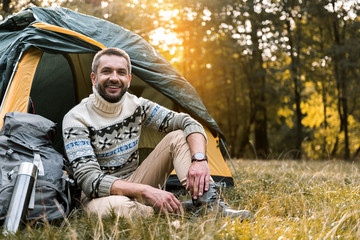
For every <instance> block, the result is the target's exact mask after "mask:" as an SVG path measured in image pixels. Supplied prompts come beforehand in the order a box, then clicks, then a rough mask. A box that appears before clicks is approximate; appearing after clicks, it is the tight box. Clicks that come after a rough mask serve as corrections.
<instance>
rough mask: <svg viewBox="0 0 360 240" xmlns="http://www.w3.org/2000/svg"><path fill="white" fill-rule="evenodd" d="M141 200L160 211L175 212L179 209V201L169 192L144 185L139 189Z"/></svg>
mask: <svg viewBox="0 0 360 240" xmlns="http://www.w3.org/2000/svg"><path fill="white" fill-rule="evenodd" d="M141 196H142V198H143V199H142V200H143V201H145V202H146V203H148V204H150V205H151V206H152V207H154V208H156V209H159V210H160V211H161V212H163V213H166V212H170V213H176V212H178V211H179V210H180V206H181V203H180V201H179V200H178V199H177V198H176V197H175V196H174V195H173V194H172V193H170V192H167V191H164V190H161V189H157V188H154V187H151V186H147V185H146V186H145V187H144V188H143V190H142V191H141Z"/></svg>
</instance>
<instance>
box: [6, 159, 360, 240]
mask: <svg viewBox="0 0 360 240" xmlns="http://www.w3.org/2000/svg"><path fill="white" fill-rule="evenodd" d="M234 164H235V167H236V169H237V172H238V174H239V177H240V179H241V183H240V182H237V186H236V187H235V188H231V189H230V188H227V189H224V190H223V193H222V195H223V197H224V198H225V199H226V201H227V202H228V203H229V204H230V205H231V206H232V207H233V208H236V209H247V210H250V211H251V212H253V213H254V215H255V220H254V221H251V222H240V221H238V220H236V219H235V220H232V219H227V218H220V217H219V216H217V215H216V214H214V213H210V214H207V215H204V216H199V217H196V216H193V215H191V214H189V213H187V214H183V215H179V216H175V215H167V216H164V215H155V216H153V217H151V218H149V219H143V218H137V219H132V220H127V219H124V218H118V217H116V216H115V215H113V216H111V217H110V218H109V219H104V220H101V219H98V218H97V217H96V216H87V215H86V214H84V213H83V212H81V211H79V210H78V211H74V212H72V213H71V214H70V216H69V217H68V219H67V220H66V221H64V222H63V223H62V224H61V225H60V226H54V225H49V224H44V225H42V226H38V227H35V226H33V225H28V226H27V227H26V228H25V229H23V230H21V231H19V232H18V233H17V234H16V235H12V236H8V238H7V239H279V240H280V239H360V226H359V225H360V204H359V203H360V189H359V188H360V173H359V167H360V165H358V164H354V163H348V162H342V161H306V162H302V161H254V160H252V161H250V160H236V161H234ZM229 168H230V170H232V167H231V166H230V165H229ZM234 176H235V174H234ZM235 180H236V179H235ZM181 197H184V196H181ZM0 238H1V237H0ZM2 238H3V236H2Z"/></svg>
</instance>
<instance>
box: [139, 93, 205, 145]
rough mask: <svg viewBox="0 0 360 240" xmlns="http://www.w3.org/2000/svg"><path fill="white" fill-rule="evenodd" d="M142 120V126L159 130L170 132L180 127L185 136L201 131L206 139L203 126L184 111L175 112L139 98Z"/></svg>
mask: <svg viewBox="0 0 360 240" xmlns="http://www.w3.org/2000/svg"><path fill="white" fill-rule="evenodd" d="M141 107H142V121H143V124H144V126H146V127H150V128H153V129H156V130H157V131H159V132H165V133H168V132H171V131H174V130H178V129H182V130H183V131H184V133H185V137H187V136H189V135H190V134H191V133H195V132H196V133H201V134H202V135H203V136H204V138H205V139H206V140H207V137H206V134H205V130H204V128H203V126H202V125H201V124H200V123H199V122H198V121H196V120H195V119H193V118H192V117H190V115H189V114H186V113H177V112H174V111H171V110H169V109H167V108H165V107H162V106H160V105H159V104H157V103H154V102H152V101H149V100H147V99H143V98H141Z"/></svg>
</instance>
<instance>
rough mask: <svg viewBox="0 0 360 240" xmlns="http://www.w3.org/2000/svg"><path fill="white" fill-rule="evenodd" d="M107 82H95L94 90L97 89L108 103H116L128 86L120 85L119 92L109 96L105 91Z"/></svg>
mask: <svg viewBox="0 0 360 240" xmlns="http://www.w3.org/2000/svg"><path fill="white" fill-rule="evenodd" d="M108 83H109V82H108V81H107V82H104V84H103V85H101V84H99V83H97V84H96V90H97V91H98V93H99V94H100V96H101V97H102V98H104V99H105V100H106V101H108V102H110V103H117V102H119V101H120V99H121V98H122V97H123V96H124V94H125V93H126V91H127V90H128V88H129V87H125V86H122V89H121V92H120V93H119V94H118V95H116V96H110V95H108V94H107V93H106V91H105V87H104V86H106V85H107V84H108Z"/></svg>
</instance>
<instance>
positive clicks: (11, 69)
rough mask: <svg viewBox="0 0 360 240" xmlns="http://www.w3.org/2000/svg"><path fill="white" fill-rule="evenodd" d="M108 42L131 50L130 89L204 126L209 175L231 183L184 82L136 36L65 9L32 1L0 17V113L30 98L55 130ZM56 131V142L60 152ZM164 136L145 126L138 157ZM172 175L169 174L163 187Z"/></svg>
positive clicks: (214, 130) (199, 105)
mask: <svg viewBox="0 0 360 240" xmlns="http://www.w3.org/2000/svg"><path fill="white" fill-rule="evenodd" d="M107 47H118V48H121V49H124V50H125V51H126V52H127V53H128V54H129V56H130V58H131V62H132V66H133V70H132V82H131V87H130V89H129V91H130V92H131V93H133V94H135V95H137V96H142V97H144V98H148V99H150V100H152V101H154V102H157V103H159V104H161V105H163V106H165V107H168V108H170V109H174V110H177V111H184V112H187V113H189V114H190V115H191V116H192V117H194V118H195V119H197V120H198V121H200V122H201V123H202V124H203V125H204V126H205V128H206V134H207V136H208V150H207V151H208V152H207V154H208V157H209V165H210V169H211V172H210V174H211V176H212V177H213V178H214V180H215V181H216V182H218V183H221V184H222V185H226V186H233V185H234V181H233V178H232V176H231V173H230V171H229V169H228V167H227V165H226V163H225V160H224V156H223V155H222V153H221V152H222V151H220V149H223V145H221V144H220V143H221V142H222V141H220V139H222V133H221V130H220V128H219V127H218V125H217V124H216V122H215V121H214V119H213V118H212V117H211V116H210V115H209V113H208V111H207V110H206V108H205V106H204V104H203V102H202V101H201V99H200V97H199V96H198V94H197V92H196V90H195V89H194V88H193V87H192V86H191V85H190V84H189V83H188V81H187V80H186V79H185V78H184V77H182V76H181V75H180V74H179V73H178V72H177V71H176V70H175V69H174V68H173V67H172V65H171V64H170V63H169V62H168V61H167V60H165V58H163V57H162V56H161V55H160V54H159V53H158V52H156V51H155V50H154V48H153V47H152V46H151V45H150V44H148V43H147V42H146V41H145V40H144V39H142V38H141V37H140V36H139V35H137V34H135V33H133V32H131V31H129V30H127V29H124V28H122V27H121V26H118V25H115V24H113V23H110V22H108V21H105V20H102V19H98V18H95V17H91V16H87V15H83V14H80V13H77V12H74V11H71V10H69V9H65V8H60V7H57V8H39V7H33V8H28V9H25V10H23V11H21V12H19V13H17V14H15V15H12V16H9V17H8V18H6V19H5V20H4V21H2V22H0V99H1V106H0V119H3V117H4V115H5V114H6V113H7V112H11V111H20V112H27V111H28V107H29V99H31V101H32V103H33V105H34V109H35V112H36V113H37V114H39V115H42V116H44V117H46V118H48V119H50V120H52V121H54V122H55V123H56V124H57V126H58V129H61V122H62V118H63V116H64V115H65V113H66V112H67V111H68V110H70V109H71V108H72V107H73V106H75V105H76V104H77V103H79V102H80V101H81V99H83V98H85V97H87V96H88V95H89V93H91V81H90V73H91V61H92V58H93V56H94V54H95V53H96V52H97V51H99V50H100V49H103V48H107ZM1 126H2V122H0V127H1ZM60 132H61V131H58V136H57V140H56V142H55V143H54V145H55V148H57V149H58V150H59V151H60V152H63V142H62V138H61V133H60ZM162 137H163V135H162V134H160V133H157V132H151V131H150V130H148V131H144V132H143V134H142V137H141V140H140V158H142V157H144V156H146V154H148V152H149V151H150V150H151V149H152V148H153V147H154V146H155V145H156V143H157V142H158V141H159V140H160V139H161V138H162ZM219 141H220V142H219ZM174 177H175V178H176V175H172V176H171V177H170V179H169V181H168V183H169V186H171V184H170V183H171V182H172V179H174ZM173 182H176V180H175V181H173Z"/></svg>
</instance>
